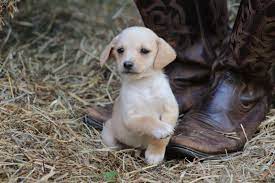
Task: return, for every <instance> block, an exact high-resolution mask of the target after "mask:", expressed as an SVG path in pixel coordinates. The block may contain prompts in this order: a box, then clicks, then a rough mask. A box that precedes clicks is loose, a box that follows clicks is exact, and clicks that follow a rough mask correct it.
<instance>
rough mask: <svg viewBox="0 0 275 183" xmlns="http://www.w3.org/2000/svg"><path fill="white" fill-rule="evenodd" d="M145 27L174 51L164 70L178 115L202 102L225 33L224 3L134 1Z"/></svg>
mask: <svg viewBox="0 0 275 183" xmlns="http://www.w3.org/2000/svg"><path fill="white" fill-rule="evenodd" d="M135 3H136V6H137V8H138V10H139V12H140V14H141V17H142V19H143V22H144V24H145V26H146V27H148V28H150V29H152V30H153V31H155V32H156V33H157V34H158V35H159V36H160V37H163V38H164V39H165V40H166V41H168V42H169V43H170V45H172V46H173V47H174V49H175V50H176V52H177V58H176V60H175V61H174V62H172V63H171V64H170V65H169V66H167V67H166V68H165V71H166V74H167V75H168V77H169V80H170V85H171V87H172V90H173V93H174V95H175V96H176V99H177V101H178V104H179V109H180V113H185V112H187V111H189V110H190V109H191V108H192V106H195V105H197V103H198V102H200V101H201V99H202V97H203V95H204V94H205V92H206V91H207V89H208V82H209V78H210V71H211V67H212V64H213V62H214V59H215V58H216V53H218V52H219V51H220V50H219V48H220V47H221V43H222V41H223V40H224V38H225V37H226V35H227V33H228V14H227V4H226V1H225V0H207V1H198V0H195V1H194V0H182V1H176V0H171V1H164V0H149V1H148V0H135Z"/></svg>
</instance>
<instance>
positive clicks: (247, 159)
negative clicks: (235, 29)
mask: <svg viewBox="0 0 275 183" xmlns="http://www.w3.org/2000/svg"><path fill="white" fill-rule="evenodd" d="M48 2H49V1H48ZM48 2H47V0H40V1H39V3H38V1H34V0H33V1H31V0H25V1H24V3H20V4H21V7H19V9H20V10H21V12H20V14H19V15H20V16H17V17H16V18H15V19H14V21H13V22H12V23H10V24H7V26H6V27H5V29H4V32H0V39H1V40H2V41H1V42H0V121H1V123H0V182H88V181H89V182H104V181H105V182H107V181H118V182H120V181H124V182H155V181H157V182H179V181H182V182H274V181H275V163H274V159H275V117H274V116H272V115H270V117H269V119H268V120H267V121H265V122H264V123H262V125H261V126H260V131H259V133H258V134H257V136H255V137H254V138H253V139H252V140H251V141H249V142H248V143H247V144H246V146H245V150H244V151H243V152H241V153H239V154H237V155H235V156H229V157H228V158H225V159H221V160H208V161H203V162H200V161H197V160H194V161H193V162H188V161H187V160H172V161H166V162H164V163H163V164H161V165H159V166H148V165H146V164H145V163H144V162H143V158H142V156H140V154H139V152H138V151H137V150H133V149H127V150H123V151H117V152H115V151H110V150H108V149H107V148H105V147H104V146H103V145H102V143H101V141H100V137H99V132H98V131H96V130H94V129H90V128H88V127H87V126H85V125H84V124H83V123H82V121H81V118H82V117H83V115H84V113H83V110H84V109H85V108H87V107H88V106H90V105H95V104H96V105H101V106H104V105H106V104H108V103H111V102H112V100H113V99H114V98H115V96H116V95H117V93H118V90H117V89H118V82H119V77H118V76H117V74H116V73H115V72H114V69H113V65H112V64H110V65H108V66H106V67H104V68H100V67H99V64H98V56H99V52H100V50H102V48H103V46H104V45H105V43H106V42H107V41H108V40H110V39H111V38H112V37H113V36H114V35H115V34H116V33H117V32H118V31H119V30H121V29H122V28H124V27H126V26H129V25H136V24H141V22H140V20H139V17H138V16H137V12H136V10H135V8H134V6H133V4H132V3H131V2H129V1H123V2H122V1H112V3H110V2H109V1H106V2H109V3H105V1H99V0H98V1H85V0H79V1H75V0H66V1H59V3H58V1H56V2H55V3H54V1H51V3H48ZM61 2H62V3H61ZM121 7H122V8H121ZM234 7H235V6H234ZM109 63H110V62H109Z"/></svg>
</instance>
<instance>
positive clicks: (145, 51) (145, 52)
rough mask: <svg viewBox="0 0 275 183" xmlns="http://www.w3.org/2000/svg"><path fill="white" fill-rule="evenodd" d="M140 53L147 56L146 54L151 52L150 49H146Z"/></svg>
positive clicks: (142, 49)
mask: <svg viewBox="0 0 275 183" xmlns="http://www.w3.org/2000/svg"><path fill="white" fill-rule="evenodd" d="M140 53H142V54H145V55H146V54H148V53H150V50H148V49H146V48H141V49H140Z"/></svg>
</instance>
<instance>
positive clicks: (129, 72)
mask: <svg viewBox="0 0 275 183" xmlns="http://www.w3.org/2000/svg"><path fill="white" fill-rule="evenodd" d="M122 74H139V73H138V72H135V71H127V70H125V71H122Z"/></svg>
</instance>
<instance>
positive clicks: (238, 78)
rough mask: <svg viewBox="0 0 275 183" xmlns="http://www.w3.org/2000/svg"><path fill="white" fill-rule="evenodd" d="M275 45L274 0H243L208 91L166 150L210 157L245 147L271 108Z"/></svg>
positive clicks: (182, 121)
mask: <svg viewBox="0 0 275 183" xmlns="http://www.w3.org/2000/svg"><path fill="white" fill-rule="evenodd" d="M274 50H275V0H242V2H241V5H240V9H239V12H238V15H237V18H236V22H235V25H234V28H233V32H232V34H231V37H230V40H229V43H228V45H227V46H226V48H225V49H224V50H223V51H222V52H221V54H220V55H219V57H218V58H217V59H216V61H215V64H214V66H213V68H214V70H213V77H212V83H211V85H212V86H211V88H210V91H209V92H208V94H207V96H206V97H204V99H203V100H202V103H201V105H199V106H197V107H196V108H194V109H193V110H192V111H190V112H189V113H187V114H186V115H185V116H184V117H183V119H182V120H181V121H180V123H179V125H178V126H177V128H176V131H175V134H174V136H173V138H172V139H171V143H170V145H169V147H168V153H169V154H182V155H185V156H186V155H189V156H192V157H206V156H208V157H209V156H211V155H222V154H226V153H229V152H235V151H238V150H241V149H242V148H243V146H244V144H245V143H246V141H248V140H249V139H250V138H251V137H252V136H253V135H254V134H255V132H256V131H257V127H258V126H259V124H260V122H261V121H262V120H263V119H264V118H265V115H266V114H267V112H268V110H269V104H270V101H271V100H270V95H271V91H272V89H271V83H270V81H271V80H270V70H271V64H272V62H274V58H275V52H274ZM175 152H176V153H175Z"/></svg>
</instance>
